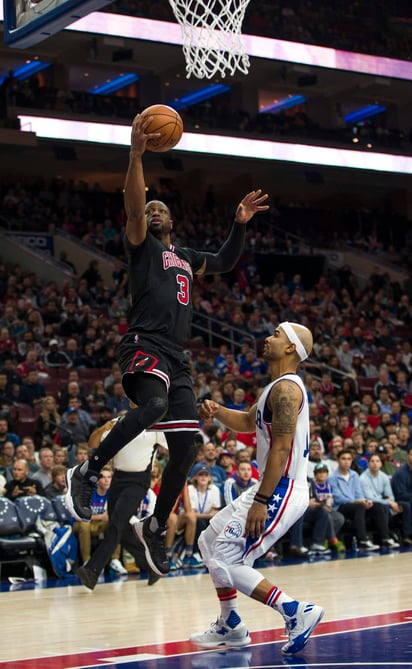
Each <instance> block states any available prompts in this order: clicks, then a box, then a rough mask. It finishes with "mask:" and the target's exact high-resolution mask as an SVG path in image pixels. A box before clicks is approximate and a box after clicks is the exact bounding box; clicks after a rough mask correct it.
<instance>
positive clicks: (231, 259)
mask: <svg viewBox="0 0 412 669" xmlns="http://www.w3.org/2000/svg"><path fill="white" fill-rule="evenodd" d="M245 238H246V225H243V224H241V223H236V221H235V222H234V223H233V225H232V229H231V231H230V234H229V237H228V238H227V239H226V241H225V243H224V244H223V246H222V247H221V248H220V249H219V251H218V252H217V253H204V254H203V256H204V258H205V260H206V269H205V274H221V273H223V272H229V271H230V270H231V269H233V268H234V267H235V265H236V263H237V262H238V260H239V258H240V256H241V254H242V251H243V247H244V245H245Z"/></svg>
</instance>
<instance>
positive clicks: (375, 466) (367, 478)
mask: <svg viewBox="0 0 412 669" xmlns="http://www.w3.org/2000/svg"><path fill="white" fill-rule="evenodd" d="M381 469H382V461H381V459H380V457H379V455H378V454H375V455H371V456H370V458H369V462H368V468H367V469H366V470H365V471H364V472H363V473H362V474H361V477H360V483H361V488H362V491H363V494H364V495H365V499H367V500H370V501H371V502H373V504H374V505H376V504H380V505H382V506H383V508H384V510H385V519H386V521H385V526H384V528H383V529H382V532H383V534H384V535H386V538H385V539H384V540H383V542H382V543H383V545H384V546H386V547H387V548H399V544H398V543H397V542H396V541H394V539H391V538H390V537H389V520H390V514H391V513H392V514H397V513H400V512H401V508H400V506H399V504H398V503H397V502H396V501H395V498H394V495H393V492H392V488H391V483H390V480H389V476H387V475H386V474H384V473H383V472H382V471H381Z"/></svg>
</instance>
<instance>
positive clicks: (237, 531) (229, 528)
mask: <svg viewBox="0 0 412 669" xmlns="http://www.w3.org/2000/svg"><path fill="white" fill-rule="evenodd" d="M224 535H225V537H226V539H239V537H241V536H242V526H241V524H240V523H239V521H238V520H231V521H230V523H228V524H227V525H226V527H225V530H224Z"/></svg>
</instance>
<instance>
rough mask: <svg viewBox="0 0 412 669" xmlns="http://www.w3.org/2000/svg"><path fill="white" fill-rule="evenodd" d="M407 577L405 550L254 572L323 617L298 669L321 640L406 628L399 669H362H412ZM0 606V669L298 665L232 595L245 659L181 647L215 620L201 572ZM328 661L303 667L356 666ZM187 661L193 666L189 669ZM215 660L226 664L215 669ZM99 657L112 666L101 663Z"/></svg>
mask: <svg viewBox="0 0 412 669" xmlns="http://www.w3.org/2000/svg"><path fill="white" fill-rule="evenodd" d="M411 568H412V550H401V551H393V552H386V553H383V552H382V553H381V554H377V555H372V554H370V555H367V556H364V557H357V558H353V559H348V558H346V559H343V560H338V559H332V560H328V561H326V560H324V559H320V560H317V561H314V562H311V563H306V562H303V563H300V564H293V565H289V566H283V565H282V566H274V567H268V568H264V569H262V570H261V571H262V573H264V575H265V576H266V577H267V578H269V579H270V580H271V581H273V582H274V583H276V584H277V585H278V586H279V587H281V588H282V589H284V590H285V591H286V592H287V593H288V594H290V595H292V596H294V597H296V598H297V599H301V600H309V601H313V602H315V603H317V604H321V605H322V606H323V607H324V608H325V617H324V619H323V621H322V623H321V625H320V626H319V628H318V630H317V633H316V635H315V636H314V637H313V639H312V640H311V641H310V642H309V644H308V646H307V649H305V651H304V659H303V664H305V661H306V660H305V657H307V656H308V654H309V658H310V653H311V650H310V649H311V646H313V649H315V648H318V645H319V648H322V644H323V647H325V646H324V644H325V641H324V639H325V638H326V637H324V636H323V634H331V632H335V633H338V634H340V633H343V632H345V633H350V632H351V631H358V630H362V629H366V628H368V629H369V628H373V629H375V628H376V627H378V628H380V627H382V628H383V629H384V628H387V626H388V625H392V624H395V623H396V624H397V625H399V626H400V629H402V630H403V632H405V630H406V629H408V634H407V636H406V641H404V642H402V643H405V644H406V646H405V652H404V653H403V654H402V657H401V662H399V661H397V662H394V660H393V657H394V656H393V655H392V660H391V658H389V660H388V662H391V661H392V664H391V663H389V664H387V665H386V664H384V663H382V662H381V661H380V660H379V662H378V661H377V660H376V661H375V664H374V663H373V662H372V661H368V659H367V653H366V658H365V666H368V668H370V667H374V666H376V667H378V666H379V667H383V666H388V667H389V666H402V667H404V666H405V667H412V585H411ZM43 585H45V584H43ZM0 601H1V626H0V630H1V637H0V660H1V662H0V666H1V667H2V669H3V668H4V669H49V668H51V669H63V668H72V667H94V666H99V667H102V666H104V667H108V666H109V667H111V668H112V669H114V667H122V669H130V668H131V667H140V669H149V666H150V667H151V669H154V668H156V669H160V668H161V667H163V664H159V662H160V658H163V659H164V657H166V658H169V659H168V661H167V662H166V664H164V667H165V669H172V668H173V667H182V668H183V667H186V666H190V667H192V668H194V667H201V668H202V669H205V666H206V667H209V664H210V665H211V666H210V669H219V668H220V667H222V666H226V667H233V666H237V667H238V666H240V667H243V666H248V667H250V666H272V667H275V666H284V665H285V664H287V665H288V666H302V661H300V659H299V658H295V659H293V661H292V660H291V659H289V658H283V657H282V654H281V652H280V645H281V644H280V643H278V642H279V641H280V640H281V639H282V640H283V642H284V639H283V636H282V635H283V624H282V618H281V617H280V615H278V614H277V613H276V612H274V611H272V610H271V609H269V608H268V607H265V606H263V605H261V604H259V603H257V602H254V601H253V600H250V599H248V598H246V597H244V596H243V595H239V604H240V610H241V615H242V618H243V620H244V622H245V623H246V624H247V626H248V627H249V630H250V632H251V636H252V646H251V647H250V649H251V650H250V653H249V655H248V656H247V657H246V655H245V653H243V659H242V657H240V659H239V653H240V651H226V652H225V653H218V654H217V656H216V653H215V658H214V660H213V654H211V653H210V651H206V652H204V651H203V652H201V653H199V650H198V649H196V648H195V647H194V646H192V645H191V644H190V642H188V638H189V636H190V634H191V633H192V632H195V631H201V630H203V629H206V628H207V627H208V626H209V624H210V623H211V622H213V621H214V620H215V619H216V616H217V613H218V606H217V601H216V598H215V594H214V590H213V587H212V584H211V580H210V578H209V576H208V575H207V574H206V573H196V574H193V575H190V576H186V575H172V576H169V577H167V578H162V579H161V580H159V581H158V582H157V583H156V584H155V585H154V586H151V587H148V586H147V582H146V581H145V580H140V579H139V578H138V577H130V576H129V578H128V579H127V580H126V581H123V580H122V581H115V582H112V583H105V584H102V585H98V586H97V587H96V589H95V590H94V592H93V593H90V592H89V591H87V590H86V589H85V588H84V587H83V586H82V585H77V584H76V585H69V586H66V587H40V584H39V585H38V586H36V587H34V588H32V589H23V590H14V591H10V590H9V591H3V592H1V593H0ZM375 623H376V624H375ZM405 625H407V626H408V627H407V628H406V627H405ZM402 626H403V627H402ZM318 636H319V638H318ZM335 636H336V634H335ZM408 638H409V642H408V641H407V639H408ZM272 642H276V643H275V646H274V650H273V651H271V653H270V656H269V659H268V658H266V660H265V659H264V658H263V660H262V657H263V656H262V657H261V656H260V655H259V661H258V664H256V662H255V663H253V662H252V664H251V657H252V651H254V650H255V651H256V652H257V651H258V649H259V648H260V647H261V646H260V644H262V643H263V646H262V648H263V647H264V648H265V649H266V650H268V649H269V648H270V644H271V643H272ZM362 643H363V642H362ZM378 643H381V642H379V641H376V640H375V641H371V640H370V641H369V642H368V643H367V644H366V645H368V644H369V646H370V648H371V652H372V649H373V648H374V649H375V651H376V644H378ZM255 644H256V645H255ZM268 644H269V646H268ZM347 645H348V644H347ZM361 645H362V644H361ZM383 645H384V644H383ZM349 647H350V644H349V645H348V648H349ZM259 652H260V651H259ZM334 652H336V653H337V654H338V655H339V652H340V651H338V650H336V651H330V652H329V651H328V658H327V659H328V662H330V663H331V664H325V662H321V663H319V661H318V659H316V658H315V659H316V662H315V661H314V660H313V657H312V660H313V661H312V660H311V661H310V662H308V663H307V664H306V666H310V667H315V666H316V667H318V666H319V667H320V666H322V667H325V666H333V667H337V666H349V665H350V666H352V667H353V666H358V665H357V663H356V661H355V657H354V658H353V659H354V661H352V662H349V661H348V662H346V661H345V663H344V664H341V663H340V662H341V660H340V659H339V658H335V660H336V661H333V662H332V660H333V653H334ZM331 655H332V657H331ZM172 657H173V658H174V660H173V662H172V660H171V658H172ZM176 657H177V658H178V660H176ZM188 657H189V658H192V662H191V664H189V665H188V664H187V661H188V660H187V658H188ZM223 657H224V658H226V659H225V660H224V661H223V664H222V658H223ZM255 657H257V656H256V653H255ZM316 657H318V653H317V656H316ZM340 657H341V655H340ZM349 657H350V655H349ZM105 658H109V659H110V661H109V664H107V659H106V660H105ZM156 658H158V659H156ZM179 658H180V659H179ZM199 658H200V659H199ZM202 658H203V659H202ZM383 659H384V658H383V657H382V660H383ZM132 660H133V662H132ZM206 660H208V661H210V662H209V664H208V662H206ZM196 662H197V664H196ZM199 662H200V663H199ZM145 663H146V664H145ZM147 663H149V664H147ZM361 664H364V663H363V662H362V663H359V666H361ZM203 665H205V666H203Z"/></svg>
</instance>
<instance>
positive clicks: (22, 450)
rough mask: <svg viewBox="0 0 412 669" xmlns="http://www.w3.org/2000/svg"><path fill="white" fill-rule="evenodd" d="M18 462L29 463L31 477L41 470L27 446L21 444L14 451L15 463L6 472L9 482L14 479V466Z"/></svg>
mask: <svg viewBox="0 0 412 669" xmlns="http://www.w3.org/2000/svg"><path fill="white" fill-rule="evenodd" d="M16 460H25V461H26V462H27V465H28V468H29V476H30V477H32V476H33V474H35V473H36V472H38V471H39V469H40V467H39V465H38V464H37V463H36V462H34V461H33V460H32V458H31V457H30V452H29V449H28V448H27V446H26V444H23V443H22V444H19V445H18V446H17V447H16V449H15V451H14V457H13V462H12V464H11V465H10V466H9V467H8V468H7V470H6V479H7V481H10V480H11V479H12V478H13V464H14V462H15V461H16Z"/></svg>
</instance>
